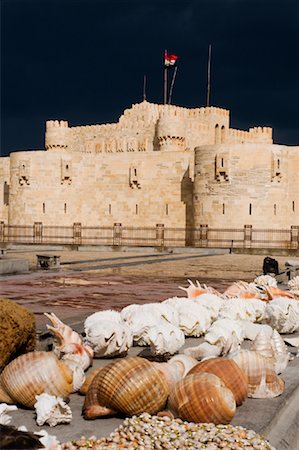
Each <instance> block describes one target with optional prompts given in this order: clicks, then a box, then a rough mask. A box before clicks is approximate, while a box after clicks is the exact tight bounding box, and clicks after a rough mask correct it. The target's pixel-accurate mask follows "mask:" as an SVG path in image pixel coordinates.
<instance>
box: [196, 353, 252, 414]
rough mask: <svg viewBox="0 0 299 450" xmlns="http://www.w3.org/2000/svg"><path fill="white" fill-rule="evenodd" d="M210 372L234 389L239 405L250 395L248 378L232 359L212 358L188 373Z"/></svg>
mask: <svg viewBox="0 0 299 450" xmlns="http://www.w3.org/2000/svg"><path fill="white" fill-rule="evenodd" d="M202 372H209V373H213V374H214V375H216V376H217V377H219V378H220V379H221V380H222V381H223V383H224V384H225V386H226V387H227V388H228V389H230V390H231V391H232V393H233V394H234V397H235V401H236V404H237V406H240V405H242V403H243V402H244V401H245V400H246V398H247V396H248V378H247V375H246V374H245V373H244V372H243V370H242V369H241V368H240V367H239V366H238V365H237V363H235V361H233V360H232V359H226V358H210V359H206V360H204V361H201V362H200V363H198V364H196V366H194V367H193V368H192V369H191V370H190V372H189V373H188V375H191V374H194V373H202Z"/></svg>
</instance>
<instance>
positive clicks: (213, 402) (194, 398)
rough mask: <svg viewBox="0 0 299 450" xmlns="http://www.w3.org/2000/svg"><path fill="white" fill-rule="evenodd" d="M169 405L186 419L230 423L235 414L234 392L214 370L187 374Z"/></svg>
mask: <svg viewBox="0 0 299 450" xmlns="http://www.w3.org/2000/svg"><path fill="white" fill-rule="evenodd" d="M168 407H169V408H170V410H171V411H173V412H174V413H175V414H176V415H178V416H179V417H180V418H181V419H183V420H188V421H192V422H213V423H215V424H227V423H229V422H230V421H231V420H232V418H233V417H234V415H235V412H236V402H235V398H234V395H233V393H232V391H231V390H230V389H228V388H227V387H226V386H225V384H224V383H223V381H222V380H221V379H220V378H219V377H217V376H216V375H214V374H212V373H196V374H192V375H187V376H186V377H185V378H183V379H182V380H181V381H179V382H178V383H177V384H176V385H175V387H174V389H173V390H172V392H171V393H170V396H169V399H168Z"/></svg>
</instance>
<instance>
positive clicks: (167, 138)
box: [156, 105, 185, 151]
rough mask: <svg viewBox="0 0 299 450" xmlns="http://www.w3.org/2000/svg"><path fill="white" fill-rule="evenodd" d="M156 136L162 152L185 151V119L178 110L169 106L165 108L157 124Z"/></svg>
mask: <svg viewBox="0 0 299 450" xmlns="http://www.w3.org/2000/svg"><path fill="white" fill-rule="evenodd" d="M156 136H157V140H158V145H159V149H160V150H165V151H178V150H179V151H180V150H184V147H185V119H184V117H183V116H182V115H180V113H179V110H178V109H177V108H174V107H173V106H169V105H165V106H164V107H163V109H162V111H161V112H160V116H159V120H158V122H157V133H156Z"/></svg>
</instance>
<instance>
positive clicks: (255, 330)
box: [240, 320, 273, 341]
mask: <svg viewBox="0 0 299 450" xmlns="http://www.w3.org/2000/svg"><path fill="white" fill-rule="evenodd" d="M240 325H241V326H242V328H243V332H244V339H249V340H250V341H254V339H255V338H256V337H257V335H258V334H259V333H260V332H261V331H263V332H264V333H266V334H267V335H268V336H269V337H271V336H272V334H273V328H272V327H270V325H266V324H261V323H252V322H248V321H247V320H240Z"/></svg>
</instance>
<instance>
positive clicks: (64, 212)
mask: <svg viewBox="0 0 299 450" xmlns="http://www.w3.org/2000/svg"><path fill="white" fill-rule="evenodd" d="M64 214H66V203H65V204H64Z"/></svg>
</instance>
